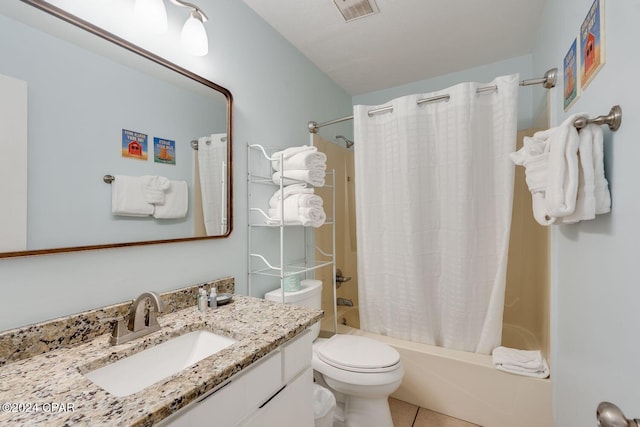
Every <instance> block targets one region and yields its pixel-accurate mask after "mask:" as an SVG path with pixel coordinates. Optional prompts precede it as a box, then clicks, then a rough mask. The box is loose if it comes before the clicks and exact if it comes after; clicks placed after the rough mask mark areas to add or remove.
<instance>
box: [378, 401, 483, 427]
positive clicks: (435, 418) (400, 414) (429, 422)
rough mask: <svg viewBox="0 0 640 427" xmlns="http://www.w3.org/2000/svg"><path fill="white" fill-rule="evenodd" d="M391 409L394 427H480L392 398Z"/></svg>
mask: <svg viewBox="0 0 640 427" xmlns="http://www.w3.org/2000/svg"><path fill="white" fill-rule="evenodd" d="M389 407H390V408H391V418H393V426H394V427H480V426H477V425H476V424H471V423H468V422H466V421H462V420H459V419H457V418H452V417H448V416H446V415H442V414H439V413H438V412H433V411H430V410H428V409H424V408H420V407H418V406H416V405H412V404H410V403H407V402H403V401H402V400H398V399H394V398H392V397H391V398H389Z"/></svg>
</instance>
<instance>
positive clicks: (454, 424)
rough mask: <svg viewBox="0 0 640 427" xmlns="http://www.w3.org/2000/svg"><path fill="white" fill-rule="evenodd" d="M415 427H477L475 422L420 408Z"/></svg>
mask: <svg viewBox="0 0 640 427" xmlns="http://www.w3.org/2000/svg"><path fill="white" fill-rule="evenodd" d="M413 427H477V426H476V425H475V424H471V423H468V422H466V421H462V420H459V419H457V418H452V417H448V416H446V415H442V414H439V413H438V412H433V411H430V410H428V409H424V408H420V410H419V411H418V416H417V417H416V421H415V423H414V424H413Z"/></svg>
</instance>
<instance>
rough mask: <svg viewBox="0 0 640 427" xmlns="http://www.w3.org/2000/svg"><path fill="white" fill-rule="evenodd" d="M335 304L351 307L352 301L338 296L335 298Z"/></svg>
mask: <svg viewBox="0 0 640 427" xmlns="http://www.w3.org/2000/svg"><path fill="white" fill-rule="evenodd" d="M336 304H338V305H344V306H347V307H353V301H351V300H350V299H347V298H340V297H338V298H336Z"/></svg>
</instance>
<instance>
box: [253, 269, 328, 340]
mask: <svg viewBox="0 0 640 427" xmlns="http://www.w3.org/2000/svg"><path fill="white" fill-rule="evenodd" d="M300 288H301V289H300V290H299V291H288V292H285V293H284V303H285V304H293V305H299V306H302V307H307V308H313V309H317V310H320V309H321V307H322V281H321V280H301V281H300ZM264 299H266V300H269V301H274V302H282V289H280V288H278V289H274V290H273V291H270V292H267V293H266V294H264ZM311 332H312V333H313V339H316V338H317V337H318V334H320V322H318V323H315V324H314V325H313V326H311Z"/></svg>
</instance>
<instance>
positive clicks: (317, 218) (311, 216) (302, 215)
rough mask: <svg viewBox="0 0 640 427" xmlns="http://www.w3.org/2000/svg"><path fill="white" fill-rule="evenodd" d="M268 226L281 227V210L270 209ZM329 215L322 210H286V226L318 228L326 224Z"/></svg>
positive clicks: (316, 208)
mask: <svg viewBox="0 0 640 427" xmlns="http://www.w3.org/2000/svg"><path fill="white" fill-rule="evenodd" d="M269 217H270V218H269V219H268V220H267V224H269V225H280V221H281V215H280V209H269ZM326 220H327V215H326V214H325V212H324V209H322V208H318V207H315V208H298V212H294V211H293V210H292V209H285V216H284V225H302V226H304V227H315V228H318V227H320V226H321V225H323V224H324V223H325V221H326Z"/></svg>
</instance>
